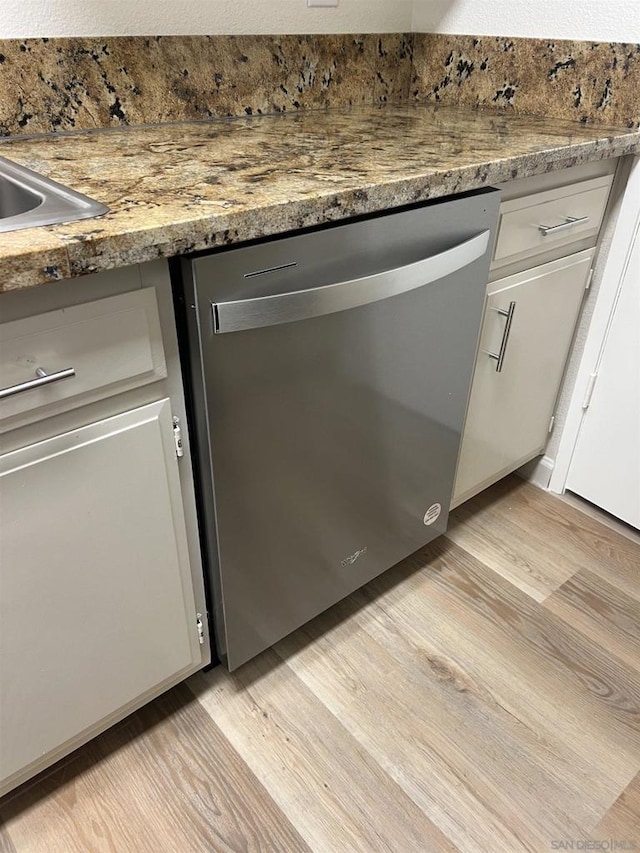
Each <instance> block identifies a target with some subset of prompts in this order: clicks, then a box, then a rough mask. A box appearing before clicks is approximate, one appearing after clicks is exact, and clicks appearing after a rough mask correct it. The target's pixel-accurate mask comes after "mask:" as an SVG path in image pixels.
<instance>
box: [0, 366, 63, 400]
mask: <svg viewBox="0 0 640 853" xmlns="http://www.w3.org/2000/svg"><path fill="white" fill-rule="evenodd" d="M75 375H76V371H75V369H74V368H73V367H65V368H64V370H56V372H55V373H47V372H46V371H45V370H43V369H42V368H41V367H36V378H35V379H28V380H27V381H26V382H20V383H19V384H18V385H9V387H8V388H0V400H4V399H5V397H13V395H14V394H22V392H23V391H31V390H32V389H33V388H42V387H43V386H44V385H51V383H52V382H60V380H61V379H70V378H71V377H72V376H75Z"/></svg>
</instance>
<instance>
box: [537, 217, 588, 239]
mask: <svg viewBox="0 0 640 853" xmlns="http://www.w3.org/2000/svg"><path fill="white" fill-rule="evenodd" d="M588 221H589V217H588V216H581V217H580V218H576V217H575V216H565V218H564V222H561V223H560V225H538V231H539V232H540V233H541V234H542V236H543V237H548V236H549V234H557V233H558V231H565V230H566V229H567V228H573V227H574V226H575V225H584V224H585V222H588Z"/></svg>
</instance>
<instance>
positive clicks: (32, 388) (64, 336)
mask: <svg viewBox="0 0 640 853" xmlns="http://www.w3.org/2000/svg"><path fill="white" fill-rule="evenodd" d="M166 375H167V372H166V365H165V358H164V352H163V347H162V336H161V332H160V321H159V317H158V306H157V303H156V295H155V291H154V290H153V289H152V288H147V289H144V290H136V291H133V292H131V293H124V294H120V295H118V296H112V297H108V298H106V299H99V300H96V301H95V302H88V303H85V304H83V305H76V306H73V307H71V308H64V309H60V310H57V311H50V312H48V313H46V314H39V315H37V316H34V317H27V318H25V319H22V320H15V321H13V322H11V323H4V324H3V325H1V326H0V431H6V430H8V429H13V428H15V427H17V426H21V425H23V424H25V423H29V422H32V421H34V420H39V419H41V418H44V417H49V416H51V415H56V414H59V413H60V412H64V411H67V410H69V409H72V408H76V407H77V406H82V405H85V404H86V403H90V402H95V401H96V400H99V399H102V398H104V397H109V396H112V395H113V394H119V393H121V392H123V391H128V390H129V389H131V388H135V387H137V386H140V385H144V384H146V383H148V382H154V381H156V380H157V379H161V378H163V377H165V376H166ZM33 380H35V383H34V382H33ZM29 383H31V384H29Z"/></svg>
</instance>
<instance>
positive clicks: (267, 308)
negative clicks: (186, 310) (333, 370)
mask: <svg viewBox="0 0 640 853" xmlns="http://www.w3.org/2000/svg"><path fill="white" fill-rule="evenodd" d="M490 236H491V232H490V231H482V232H481V233H480V234H477V235H476V236H475V237H472V238H471V239H470V240H466V241H465V242H464V243H460V244H459V245H457V246H454V247H453V248H451V249H447V250H446V251H444V252H440V253H439V254H437V255H432V256H431V257H429V258H425V259H423V260H420V261H416V262H415V263H412V264H407V265H406V266H403V267H397V268H396V269H392V270H387V271H385V272H380V273H375V274H374V275H367V276H363V277H362V278H354V279H352V280H350V281H343V282H339V283H338V284H328V285H323V286H322V287H311V288H308V289H307V290H298V291H293V292H291V293H281V294H275V295H273V296H261V297H257V298H255V299H239V300H237V301H232V302H218V303H214V302H212V303H211V310H212V313H213V329H214V332H215V333H216V334H218V333H221V332H239V331H242V330H244V329H256V328H259V327H261V326H274V325H277V324H279V323H291V322H293V321H295V320H307V319H310V318H311V317H321V316H323V315H324V314H334V313H335V312H337V311H346V310H347V309H348V308H357V307H359V306H361V305H368V304H370V303H372V302H379V301H380V300H382V299H387V298H388V297H390V296H396V295H398V294H400V293H406V292H407V291H410V290H415V289H417V288H418V287H423V286H424V285H425V284H430V283H431V282H434V281H437V280H438V279H441V278H444V277H445V276H448V275H451V273H454V272H456V271H457V270H460V269H462V268H463V267H466V266H468V265H469V264H471V263H473V261H476V260H478V258H481V257H482V256H483V255H484V253H485V252H486V251H487V247H488V246H489V237H490Z"/></svg>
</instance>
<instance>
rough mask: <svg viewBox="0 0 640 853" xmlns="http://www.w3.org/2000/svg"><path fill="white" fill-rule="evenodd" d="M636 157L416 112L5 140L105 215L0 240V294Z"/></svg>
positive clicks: (628, 147) (508, 125)
mask: <svg viewBox="0 0 640 853" xmlns="http://www.w3.org/2000/svg"><path fill="white" fill-rule="evenodd" d="M638 152H640V133H638V132H637V131H635V130H633V129H626V128H612V127H607V126H604V125H582V124H579V123H577V122H569V121H561V120H558V119H555V118H553V119H545V118H540V117H527V116H522V115H501V114H495V113H488V112H482V111H478V110H470V109H469V108H467V109H459V108H455V107H442V106H434V105H426V104H421V105H417V104H406V105H402V106H390V105H383V106H373V107H363V106H359V107H350V108H344V109H333V110H322V111H321V110H310V111H306V112H298V113H294V114H291V113H288V114H283V115H269V116H259V117H258V116H255V117H247V118H231V119H218V120H212V121H197V122H196V121H193V122H181V123H175V124H164V125H157V126H149V127H137V128H130V129H123V130H101V131H93V132H83V133H76V134H68V135H50V136H43V137H38V138H33V139H12V140H7V141H6V142H2V143H0V154H1V155H3V156H5V157H8V158H9V159H12V160H15V161H16V162H18V163H20V164H22V165H25V166H28V167H30V168H32V169H35V170H36V171H39V172H41V173H43V174H45V175H47V176H48V177H50V178H53V179H54V180H57V181H60V182H61V183H63V184H67V185H68V186H70V187H72V188H73V189H75V190H78V191H80V192H84V193H86V194H87V195H90V196H92V197H94V198H96V199H98V200H99V201H102V202H104V203H106V204H107V205H108V206H109V208H110V211H111V212H110V213H108V214H107V215H105V216H103V217H100V218H97V219H89V220H83V221H80V222H76V223H71V224H62V225H52V226H46V227H41V228H32V229H25V230H23V231H13V232H8V233H4V234H0V292H2V291H9V290H16V289H20V288H26V287H31V286H34V285H38V284H44V283H47V282H50V281H54V280H57V279H65V278H71V277H74V276H80V275H84V274H86V273H91V272H96V271H99V270H105V269H111V268H114V267H119V266H125V265H127V264H133V263H140V262H144V261H148V260H151V259H153V258H157V257H161V256H162V257H170V256H173V255H177V254H182V253H185V252H192V251H196V250H200V249H207V248H211V247H215V246H220V245H224V244H228V243H233V242H237V241H240V240H247V239H252V238H255V237H261V236H265V235H270V234H277V233H281V232H284V231H289V230H291V229H296V228H303V227H307V226H310V225H315V224H317V223H320V222H325V221H329V220H337V219H342V218H344V217H348V216H353V215H356V214H362V213H369V212H373V211H378V210H383V209H385V208H389V207H397V206H399V205H403V204H409V203H412V202H419V201H423V200H426V199H430V198H437V197H440V196H445V195H450V194H452V193H457V192H463V191H465V190H470V189H475V188H478V187H482V186H488V185H491V184H492V183H497V182H501V181H506V180H509V179H511V178H522V177H527V176H530V175H534V174H539V173H542V172H548V171H552V170H556V169H562V168H565V167H568V166H573V165H576V164H579V163H584V162H587V161H590V160H598V159H603V158H606V157H616V156H621V155H624V154H630V153H638Z"/></svg>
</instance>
